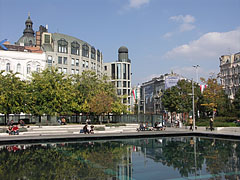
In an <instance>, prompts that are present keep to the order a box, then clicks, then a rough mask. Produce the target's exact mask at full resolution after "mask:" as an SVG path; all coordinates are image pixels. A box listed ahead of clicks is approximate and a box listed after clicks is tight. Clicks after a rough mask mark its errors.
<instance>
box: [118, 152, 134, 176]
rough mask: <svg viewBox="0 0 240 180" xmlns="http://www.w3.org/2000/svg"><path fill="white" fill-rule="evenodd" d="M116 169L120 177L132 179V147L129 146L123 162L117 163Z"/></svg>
mask: <svg viewBox="0 0 240 180" xmlns="http://www.w3.org/2000/svg"><path fill="white" fill-rule="evenodd" d="M116 171H117V177H118V179H124V180H131V179H132V147H128V148H127V153H124V154H123V156H122V160H121V163H119V164H118V165H117V169H116Z"/></svg>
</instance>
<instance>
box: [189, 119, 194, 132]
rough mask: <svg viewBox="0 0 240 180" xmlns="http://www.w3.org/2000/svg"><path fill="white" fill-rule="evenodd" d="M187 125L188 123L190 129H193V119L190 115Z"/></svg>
mask: <svg viewBox="0 0 240 180" xmlns="http://www.w3.org/2000/svg"><path fill="white" fill-rule="evenodd" d="M189 125H190V130H192V131H193V119H192V117H190V119H189Z"/></svg>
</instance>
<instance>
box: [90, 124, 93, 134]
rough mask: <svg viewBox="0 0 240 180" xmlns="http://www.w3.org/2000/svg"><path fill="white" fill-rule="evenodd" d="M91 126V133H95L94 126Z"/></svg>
mask: <svg viewBox="0 0 240 180" xmlns="http://www.w3.org/2000/svg"><path fill="white" fill-rule="evenodd" d="M90 128H91V129H90V133H91V134H94V126H93V125H91V126H90Z"/></svg>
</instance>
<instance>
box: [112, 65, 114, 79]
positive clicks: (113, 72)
mask: <svg viewBox="0 0 240 180" xmlns="http://www.w3.org/2000/svg"><path fill="white" fill-rule="evenodd" d="M112 79H115V64H112Z"/></svg>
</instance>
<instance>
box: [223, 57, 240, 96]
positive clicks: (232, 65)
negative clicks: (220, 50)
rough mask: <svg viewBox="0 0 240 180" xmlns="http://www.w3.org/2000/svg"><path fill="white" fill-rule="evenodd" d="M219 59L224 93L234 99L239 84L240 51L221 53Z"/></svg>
mask: <svg viewBox="0 0 240 180" xmlns="http://www.w3.org/2000/svg"><path fill="white" fill-rule="evenodd" d="M219 60H220V78H221V85H222V86H223V88H224V90H225V92H226V94H227V95H228V97H229V98H230V99H234V96H235V94H236V92H237V91H238V89H239V84H240V53H236V54H232V55H223V56H221V57H220V58H219Z"/></svg>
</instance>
